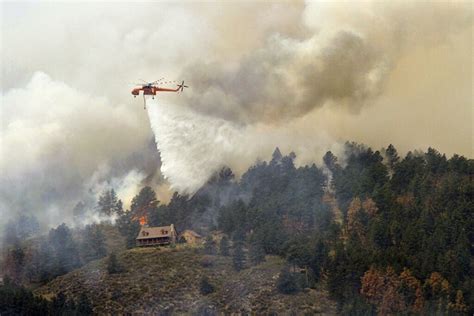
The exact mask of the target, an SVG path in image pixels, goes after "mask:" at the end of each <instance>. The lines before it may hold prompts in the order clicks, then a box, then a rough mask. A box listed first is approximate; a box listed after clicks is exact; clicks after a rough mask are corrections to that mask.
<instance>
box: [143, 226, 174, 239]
mask: <svg viewBox="0 0 474 316" xmlns="http://www.w3.org/2000/svg"><path fill="white" fill-rule="evenodd" d="M172 231H174V227H172V225H170V226H159V227H147V226H142V228H141V229H140V232H139V233H138V236H137V239H149V238H158V237H171V232H172Z"/></svg>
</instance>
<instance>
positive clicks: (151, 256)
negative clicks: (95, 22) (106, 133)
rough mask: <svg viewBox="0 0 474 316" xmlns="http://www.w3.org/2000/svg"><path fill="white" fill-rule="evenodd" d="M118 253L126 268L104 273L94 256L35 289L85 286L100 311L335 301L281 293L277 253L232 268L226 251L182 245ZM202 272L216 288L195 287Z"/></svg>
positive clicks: (288, 307)
mask: <svg viewBox="0 0 474 316" xmlns="http://www.w3.org/2000/svg"><path fill="white" fill-rule="evenodd" d="M118 257H119V261H120V263H121V265H122V266H123V267H125V269H126V272H124V273H121V274H116V275H108V274H107V270H106V260H98V261H94V262H91V263H89V264H88V265H86V266H84V267H82V268H81V269H78V270H75V271H73V272H71V273H69V274H66V275H64V276H61V277H58V278H56V279H55V280H53V281H51V282H50V283H48V284H47V285H45V286H43V287H41V288H39V289H38V290H37V291H36V293H37V294H41V295H44V296H45V297H48V296H51V294H57V293H58V292H59V291H63V292H64V293H65V294H66V296H68V297H73V298H77V297H78V295H79V293H81V292H84V291H85V292H86V293H87V294H88V296H89V297H90V299H91V300H92V303H93V305H94V311H95V312H96V313H99V314H121V313H134V314H136V313H147V314H149V313H150V314H161V313H163V312H166V311H169V312H174V313H177V314H193V313H195V312H196V311H198V310H199V309H201V310H202V308H204V307H206V308H208V309H213V310H217V311H219V312H226V313H239V312H250V311H252V312H254V313H256V314H267V313H270V312H277V313H279V314H290V313H296V314H306V313H308V314H315V313H322V314H335V305H334V303H333V302H331V301H330V300H329V299H328V298H327V295H326V294H325V293H324V292H322V291H316V290H307V291H305V292H300V293H298V294H296V295H282V294H279V293H278V292H277V291H276V288H275V282H276V279H277V278H278V273H279V271H280V270H281V267H282V265H283V264H284V261H283V260H282V259H280V258H278V257H271V256H268V257H267V261H266V262H265V263H262V264H260V265H258V266H256V267H250V268H248V269H245V270H243V271H240V272H235V271H234V270H233V269H232V262H231V258H229V257H222V256H204V255H202V254H201V253H200V252H199V251H198V250H197V249H192V248H185V247H182V248H179V249H169V248H145V249H138V248H137V249H132V250H128V251H124V252H122V253H120V254H119V256H118ZM203 261H210V262H211V263H212V264H211V265H210V266H208V265H206V264H203ZM203 275H207V276H208V277H209V279H210V282H211V283H212V284H213V285H214V286H215V288H216V291H215V292H214V293H212V294H209V295H207V296H203V295H201V294H200V292H199V283H200V279H201V276H203Z"/></svg>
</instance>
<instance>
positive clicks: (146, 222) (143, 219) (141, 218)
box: [138, 216, 148, 226]
mask: <svg viewBox="0 0 474 316" xmlns="http://www.w3.org/2000/svg"><path fill="white" fill-rule="evenodd" d="M138 221H139V222H140V225H142V226H144V225H146V224H148V218H147V217H146V216H142V217H140V218H139V219H138Z"/></svg>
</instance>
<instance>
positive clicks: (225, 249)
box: [219, 236, 230, 256]
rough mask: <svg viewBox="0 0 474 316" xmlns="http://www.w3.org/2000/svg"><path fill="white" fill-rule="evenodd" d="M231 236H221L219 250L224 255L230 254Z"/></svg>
mask: <svg viewBox="0 0 474 316" xmlns="http://www.w3.org/2000/svg"><path fill="white" fill-rule="evenodd" d="M229 247H230V246H229V238H227V236H223V237H222V238H221V241H220V244H219V251H220V253H221V255H222V256H228V255H229Z"/></svg>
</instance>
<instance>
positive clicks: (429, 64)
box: [0, 1, 473, 225]
mask: <svg viewBox="0 0 474 316" xmlns="http://www.w3.org/2000/svg"><path fill="white" fill-rule="evenodd" d="M1 15H2V22H1V23H2V28H1V43H2V46H1V50H2V52H1V60H0V62H1V65H2V76H1V100H2V101H1V105H0V106H1V108H0V109H1V111H0V115H1V126H0V133H1V134H0V135H1V148H0V149H1V152H0V174H1V179H0V214H1V215H2V216H1V218H2V219H1V221H5V219H7V218H8V217H9V216H11V215H12V214H15V213H19V212H25V211H26V212H34V213H35V214H37V215H38V216H39V217H40V218H41V219H42V222H43V223H46V224H48V225H54V224H57V223H58V222H59V221H62V220H63V218H67V217H68V216H69V214H70V212H71V209H72V207H73V206H74V205H75V203H77V202H78V201H80V200H87V201H91V204H93V200H94V198H95V197H96V196H97V194H98V192H99V191H100V190H102V189H104V188H109V187H114V188H116V189H117V190H118V191H119V197H121V198H122V199H124V201H125V204H127V201H129V200H130V199H131V197H132V196H133V195H134V194H135V193H136V192H137V190H138V189H139V188H140V187H141V186H142V185H144V184H152V185H153V186H154V187H155V188H156V189H157V190H158V191H159V196H160V198H162V199H164V200H166V196H167V195H169V190H168V186H172V187H173V188H176V189H180V190H183V191H185V192H193V191H194V190H196V187H198V186H199V185H200V183H201V182H203V181H205V179H206V178H207V177H208V176H209V175H210V174H211V173H212V172H213V171H214V170H215V169H216V168H218V166H221V165H230V166H231V167H232V168H233V169H235V170H237V171H236V172H237V174H239V172H242V171H244V170H245V169H246V168H247V167H248V166H249V165H250V164H252V163H253V162H254V161H255V160H256V159H259V158H260V159H267V158H268V157H269V156H270V154H271V152H272V150H273V149H274V147H275V146H279V147H280V148H282V150H283V151H287V152H289V151H295V152H296V154H297V156H298V158H297V162H298V163H301V164H304V163H308V162H313V161H315V162H319V161H320V159H321V157H322V155H323V154H324V152H325V151H326V150H328V149H332V150H333V151H335V152H337V148H339V147H340V146H339V145H340V144H341V143H343V142H344V141H346V140H355V141H359V142H364V143H366V144H367V145H370V146H374V147H376V148H380V147H382V146H386V145H387V144H389V143H393V144H394V145H395V147H397V148H398V149H399V150H400V152H401V153H403V152H406V151H408V150H413V149H424V148H426V147H428V146H433V147H435V148H437V149H438V150H440V151H441V152H446V153H447V154H448V155H451V154H453V153H460V154H464V155H467V156H469V157H472V148H473V143H472V138H473V130H472V120H473V113H472V31H473V30H472V29H473V26H472V6H471V5H470V4H469V3H467V2H436V3H429V2H417V1H414V2H405V1H392V2H376V1H374V2H360V3H359V2H353V1H351V2H335V3H329V2H312V1H311V2H302V1H295V2H277V3H272V2H258V3H250V2H243V3H239V2H222V3H217V2H216V3H212V2H211V3H195V2H183V3H177V2H176V3H173V2H159V3H151V2H137V3H135V2H130V3H128V2H127V3H125V2H119V3H113V4H112V3H107V2H103V3H92V2H74V1H72V2H34V3H33V2H31V3H30V2H2V4H1ZM161 77H165V78H167V79H169V80H185V81H186V82H187V83H188V84H189V86H190V88H189V89H187V90H186V91H185V92H184V93H182V94H180V95H175V94H167V95H165V94H162V95H160V96H158V98H157V99H156V100H155V101H156V102H155V103H153V105H154V106H155V108H151V110H150V113H148V112H147V111H144V110H143V104H142V100H141V99H133V98H132V97H131V95H130V89H131V88H132V87H133V83H135V82H137V80H139V79H145V80H149V81H153V80H156V79H159V78H161ZM160 104H163V107H162V108H158V107H159V106H160ZM148 114H150V116H149V115H148ZM157 115H158V116H157ZM160 115H161V116H160ZM150 119H151V122H150ZM159 123H163V125H158V124H159ZM152 126H154V128H153V129H152V128H151V127H152ZM157 131H159V132H160V133H161V134H160V135H156V132H157ZM154 132H155V133H154ZM155 142H157V143H158V144H157V145H158V146H156V144H155ZM160 146H161V147H160ZM198 171H199V172H198ZM197 175H198V176H197ZM187 178H192V179H193V181H186V179H187ZM187 182H189V183H192V185H188V183H187ZM4 215H5V216H4ZM0 224H1V223H0Z"/></svg>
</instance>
